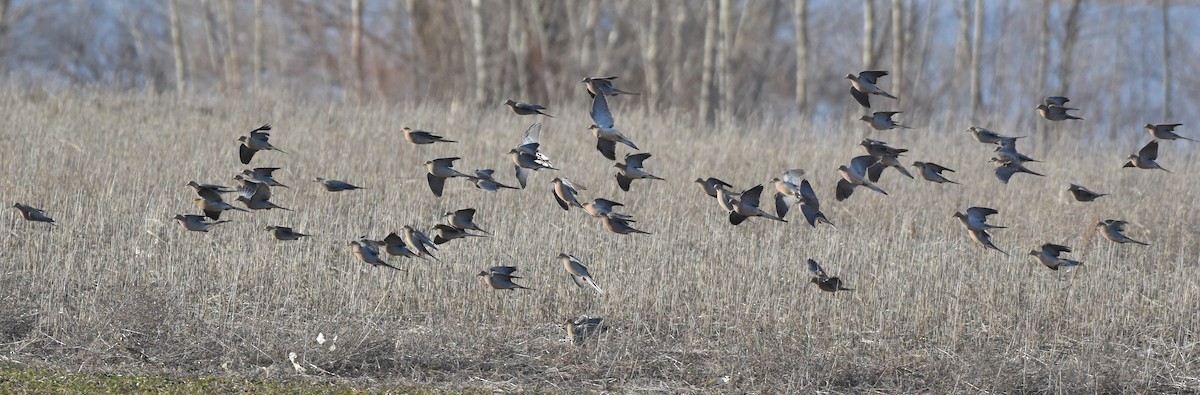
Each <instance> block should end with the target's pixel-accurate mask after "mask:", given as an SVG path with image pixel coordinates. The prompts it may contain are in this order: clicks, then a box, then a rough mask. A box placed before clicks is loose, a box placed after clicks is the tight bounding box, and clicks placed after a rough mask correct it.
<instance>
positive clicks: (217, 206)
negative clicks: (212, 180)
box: [192, 198, 250, 220]
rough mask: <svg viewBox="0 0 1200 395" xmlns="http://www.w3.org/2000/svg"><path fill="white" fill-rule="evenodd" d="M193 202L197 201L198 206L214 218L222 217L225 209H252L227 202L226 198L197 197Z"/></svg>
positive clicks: (205, 213) (206, 214)
mask: <svg viewBox="0 0 1200 395" xmlns="http://www.w3.org/2000/svg"><path fill="white" fill-rule="evenodd" d="M192 202H193V203H195V204H196V207H199V208H200V210H201V211H204V215H205V216H207V217H209V218H212V219H213V220H219V219H221V212H224V211H229V210H236V211H245V212H250V210H246V209H244V208H240V207H234V206H233V205H231V204H229V203H226V202H225V201H224V200H208V199H204V198H196V199H194V200H192Z"/></svg>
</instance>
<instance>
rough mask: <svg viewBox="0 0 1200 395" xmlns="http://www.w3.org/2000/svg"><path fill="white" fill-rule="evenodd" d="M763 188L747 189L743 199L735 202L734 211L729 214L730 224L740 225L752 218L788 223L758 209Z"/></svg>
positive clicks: (742, 196)
mask: <svg viewBox="0 0 1200 395" xmlns="http://www.w3.org/2000/svg"><path fill="white" fill-rule="evenodd" d="M762 191H763V186H762V185H761V184H759V185H755V186H754V187H752V188H750V189H747V190H745V191H743V192H742V194H741V199H738V200H736V201H734V202H733V211H730V212H729V223H731V224H734V225H738V224H741V223H742V222H743V221H745V220H746V219H747V218H750V217H763V218H766V219H772V220H776V221H779V222H787V220H785V219H783V218H779V217H777V216H775V215H773V214H771V213H768V212H766V211H763V210H762V209H760V208H758V204H759V199H760V198H761V197H762Z"/></svg>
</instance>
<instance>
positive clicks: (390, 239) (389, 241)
mask: <svg viewBox="0 0 1200 395" xmlns="http://www.w3.org/2000/svg"><path fill="white" fill-rule="evenodd" d="M377 244H380V245H382V246H383V247H384V248H383V250H384V252H387V254H388V255H391V256H401V257H405V258H413V257H420V258H422V259H426V258H425V256H420V255H417V253H415V252H413V250H412V249H410V248H408V244H407V243H405V242H404V238H403V237H400V235H398V234H396V232H392V233H388V235H387V237H385V238H383V241H382V242H380V243H377Z"/></svg>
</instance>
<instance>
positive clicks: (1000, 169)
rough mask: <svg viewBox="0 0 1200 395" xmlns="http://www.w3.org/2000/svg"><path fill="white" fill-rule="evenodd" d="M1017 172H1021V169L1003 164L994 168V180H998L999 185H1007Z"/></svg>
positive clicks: (1009, 164) (1010, 164)
mask: <svg viewBox="0 0 1200 395" xmlns="http://www.w3.org/2000/svg"><path fill="white" fill-rule="evenodd" d="M1019 171H1021V169H1019V168H1017V167H1016V166H1014V165H1013V164H1012V163H1005V164H1002V165H1000V166H996V179H997V180H1000V182H1001V183H1005V184H1007V183H1008V180H1009V179H1011V178H1012V176H1013V174H1017V172H1019Z"/></svg>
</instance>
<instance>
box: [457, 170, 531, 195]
mask: <svg viewBox="0 0 1200 395" xmlns="http://www.w3.org/2000/svg"><path fill="white" fill-rule="evenodd" d="M495 173H496V171H495V170H492V169H475V178H468V179H467V180H468V181H471V183H473V184H475V187H476V188H479V189H482V190H485V191H488V192H496V191H498V190H501V189H521V188H517V187H514V186H510V185H505V184H502V183H500V182H499V181H496V179H495V178H494V176H493V175H494V174H495Z"/></svg>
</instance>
